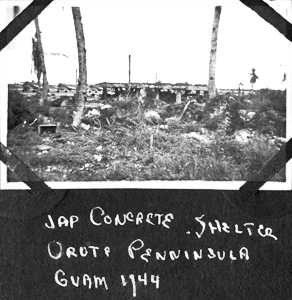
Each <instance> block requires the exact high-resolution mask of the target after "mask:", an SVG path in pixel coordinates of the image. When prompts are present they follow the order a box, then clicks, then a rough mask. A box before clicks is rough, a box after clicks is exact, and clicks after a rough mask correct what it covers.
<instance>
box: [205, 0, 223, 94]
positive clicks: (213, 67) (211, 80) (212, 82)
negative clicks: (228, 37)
mask: <svg viewBox="0 0 292 300" xmlns="http://www.w3.org/2000/svg"><path fill="white" fill-rule="evenodd" d="M220 15H221V6H216V7H215V15H214V23H213V28H212V38H211V53H210V63H209V83H208V92H209V98H210V99H213V98H215V97H216V86H215V70H216V58H217V37H218V29H219V21H220Z"/></svg>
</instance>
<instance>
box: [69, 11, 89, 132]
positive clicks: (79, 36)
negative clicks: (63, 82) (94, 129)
mask: <svg viewBox="0 0 292 300" xmlns="http://www.w3.org/2000/svg"><path fill="white" fill-rule="evenodd" d="M72 14H73V19H74V25H75V32H76V40H77V48H78V62H79V80H78V86H77V89H76V98H75V110H76V111H75V114H74V119H73V123H72V127H73V128H77V127H79V126H80V124H81V120H82V116H83V112H84V107H85V102H86V94H87V68H86V49H85V39H84V32H83V25H82V22H81V12H80V7H72Z"/></svg>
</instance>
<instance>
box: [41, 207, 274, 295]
mask: <svg viewBox="0 0 292 300" xmlns="http://www.w3.org/2000/svg"><path fill="white" fill-rule="evenodd" d="M88 218H89V221H90V224H91V225H93V226H96V227H99V226H110V225H114V226H123V225H125V224H126V223H131V224H135V225H140V224H147V225H151V226H161V227H162V228H164V229H166V230H169V229H171V225H173V224H174V221H175V217H174V215H173V214H172V213H168V214H159V213H147V214H145V213H142V212H139V213H137V214H134V213H132V212H128V213H125V214H121V215H120V214H116V215H115V216H110V215H108V214H106V212H105V210H104V209H103V208H102V207H100V206H97V207H94V208H93V209H91V211H90V214H89V216H88ZM194 222H195V225H196V227H198V230H196V231H194V232H191V231H186V232H185V234H186V235H189V236H190V235H193V236H194V237H195V238H197V239H201V238H203V236H204V235H206V234H211V235H215V234H218V233H220V234H230V233H232V234H236V235H242V234H247V236H255V235H258V236H260V237H262V238H270V239H272V240H275V241H277V240H278V238H277V237H276V236H275V235H274V234H273V230H272V229H271V228H269V227H265V226H264V225H262V224H259V225H255V224H254V223H252V222H250V223H244V224H241V225H239V224H233V225H228V224H227V223H226V222H220V221H218V220H214V221H207V220H206V217H205V215H204V214H203V215H201V216H194ZM79 223H80V219H79V217H78V216H77V215H71V216H69V217H68V218H66V217H64V216H60V217H58V218H57V219H56V220H54V219H53V218H52V216H51V215H48V221H47V222H46V223H45V224H44V226H45V228H46V229H48V230H54V229H57V228H62V227H67V228H71V229H73V228H75V227H76V226H78V224H79ZM111 249H112V248H111V246H109V245H103V246H102V247H101V246H100V245H99V246H96V245H90V244H88V243H86V245H82V246H80V247H71V246H69V247H66V246H64V245H63V244H62V242H60V241H55V240H53V241H50V242H49V243H48V245H47V253H48V255H49V257H50V258H52V259H53V260H59V259H60V258H62V257H67V258H69V259H70V258H74V257H75V258H76V257H79V258H85V257H93V258H97V257H101V258H102V259H106V258H109V257H110V256H111ZM125 253H126V255H127V256H128V257H129V258H130V259H131V260H139V261H141V262H146V263H149V262H150V261H153V260H155V261H166V260H169V259H170V260H171V261H175V260H179V259H184V260H188V261H192V260H194V261H199V260H202V259H218V260H220V261H222V260H225V259H230V260H231V261H236V260H243V261H248V260H249V259H250V255H249V250H248V248H247V247H244V246H243V247H241V248H240V249H239V250H238V251H233V250H229V251H226V250H215V249H213V248H210V247H208V248H207V249H205V248H204V249H196V250H180V249H176V250H163V251H161V250H154V249H152V248H149V247H147V246H146V245H145V242H144V241H143V240H142V239H141V238H137V239H134V240H133V241H131V242H130V243H129V244H128V245H126V247H125ZM54 279H55V283H56V284H57V285H59V286H61V287H67V286H69V285H72V286H75V287H79V286H84V287H86V288H88V289H91V288H104V289H105V290H108V289H109V283H108V280H107V279H106V277H105V276H97V275H93V276H90V275H88V274H83V275H82V276H73V275H72V276H66V272H64V271H63V270H62V269H59V270H57V271H56V272H55V278H54ZM160 279H161V278H160V275H158V274H148V273H143V274H129V275H125V274H120V285H121V286H122V287H126V286H128V284H129V283H130V285H131V289H132V295H133V297H136V296H137V286H138V285H141V284H142V285H144V286H147V285H152V286H153V287H155V288H156V289H159V287H160V285H161V283H160Z"/></svg>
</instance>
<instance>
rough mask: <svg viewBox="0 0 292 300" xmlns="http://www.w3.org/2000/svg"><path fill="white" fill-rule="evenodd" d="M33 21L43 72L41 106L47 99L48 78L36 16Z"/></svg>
mask: <svg viewBox="0 0 292 300" xmlns="http://www.w3.org/2000/svg"><path fill="white" fill-rule="evenodd" d="M34 22H35V28H36V38H37V46H38V48H39V51H40V56H41V61H42V73H43V95H42V98H40V103H39V105H40V106H43V105H44V103H46V102H47V99H48V90H49V84H48V80H47V71H46V65H45V56H44V50H43V44H42V39H41V31H40V25H39V19H38V17H36V18H35V20H34Z"/></svg>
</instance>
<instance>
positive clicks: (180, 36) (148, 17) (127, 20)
mask: <svg viewBox="0 0 292 300" xmlns="http://www.w3.org/2000/svg"><path fill="white" fill-rule="evenodd" d="M206 2H207V3H206ZM11 3H13V2H12V1H9V6H11V5H12V4H11ZM23 3H24V2H23V1H21V2H18V3H17V5H22V6H24V5H23ZM67 3H71V2H69V1H65V2H64V1H63V2H61V3H60V1H56V2H55V3H54V2H53V3H52V4H51V5H50V6H49V7H47V8H46V9H45V10H44V11H43V13H42V14H41V15H40V16H39V22H40V27H41V32H42V40H43V47H44V51H45V52H46V53H63V54H65V55H66V56H68V57H69V59H67V58H65V57H59V58H57V57H50V56H46V57H45V59H46V64H47V73H48V79H49V83H51V84H57V83H59V82H63V83H74V82H75V70H76V68H78V60H77V47H76V38H75V29H74V22H73V17H72V11H71V7H70V6H68V4H67ZM80 3H81V2H80V1H79V2H75V3H74V4H75V5H78V6H80V7H81V14H82V22H83V25H84V33H85V44H86V50H87V71H88V83H89V84H94V83H98V82H104V81H107V82H127V81H128V56H129V54H130V55H131V57H132V81H133V82H155V79H156V74H157V78H158V80H160V81H162V82H169V83H177V82H188V83H190V84H207V83H208V72H209V56H210V43H211V31H212V25H213V18H214V8H215V5H222V13H221V19H220V25H219V34H218V52H217V64H216V86H217V88H237V87H238V84H239V83H240V82H241V83H243V84H244V88H250V84H249V80H250V75H249V73H250V72H251V69H252V68H255V69H256V74H257V75H258V77H259V80H258V82H257V83H256V85H255V88H265V87H268V88H281V89H282V88H283V87H284V85H283V83H281V81H282V79H283V75H284V72H285V66H286V64H287V63H288V62H287V58H286V54H287V53H288V52H289V51H290V53H291V45H290V44H291V43H290V42H288V41H287V40H286V38H285V37H283V36H282V35H281V34H279V32H278V31H277V30H276V29H275V28H273V27H272V26H271V25H269V24H268V23H266V22H265V21H264V20H263V19H261V18H260V17H259V16H258V15H257V14H256V13H255V12H253V11H252V10H250V9H249V8H247V7H246V6H245V5H243V4H242V3H241V2H240V1H237V0H232V1H228V0H221V1H218V0H213V1H212V0H208V1H205V2H199V1H196V0H192V1H189V0H180V1H174V0H168V1H165V0H155V1H154V0H147V1H144V0H135V1H131V0H127V1H125V0H110V1H109V0H107V1H101V0H97V1H84V2H82V5H81V4H80ZM93 3H94V5H93ZM287 3H290V1H275V2H273V7H274V8H275V9H276V10H277V11H278V12H279V13H281V14H282V15H283V16H286V14H287V7H288V8H291V4H289V6H288V5H287ZM285 4H286V5H285ZM7 5H8V4H7ZM62 5H63V8H62ZM289 13H290V12H289ZM11 18H12V14H11V9H10V10H9V9H8V10H7V22H9V21H10V20H11ZM1 26H2V28H3V25H2V24H1ZM2 28H1V29H2ZM34 33H35V26H34V23H31V24H30V25H29V26H28V27H27V28H26V29H25V30H24V31H23V32H22V33H21V34H20V35H19V36H18V37H17V38H16V39H15V40H14V41H13V42H12V43H11V44H10V45H9V46H8V47H7V64H8V67H9V68H8V71H7V78H8V81H9V82H10V83H11V82H20V81H25V80H31V79H32V78H34V79H35V75H33V74H31V68H32V64H31V43H32V42H31V37H32V36H33V35H34Z"/></svg>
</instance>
